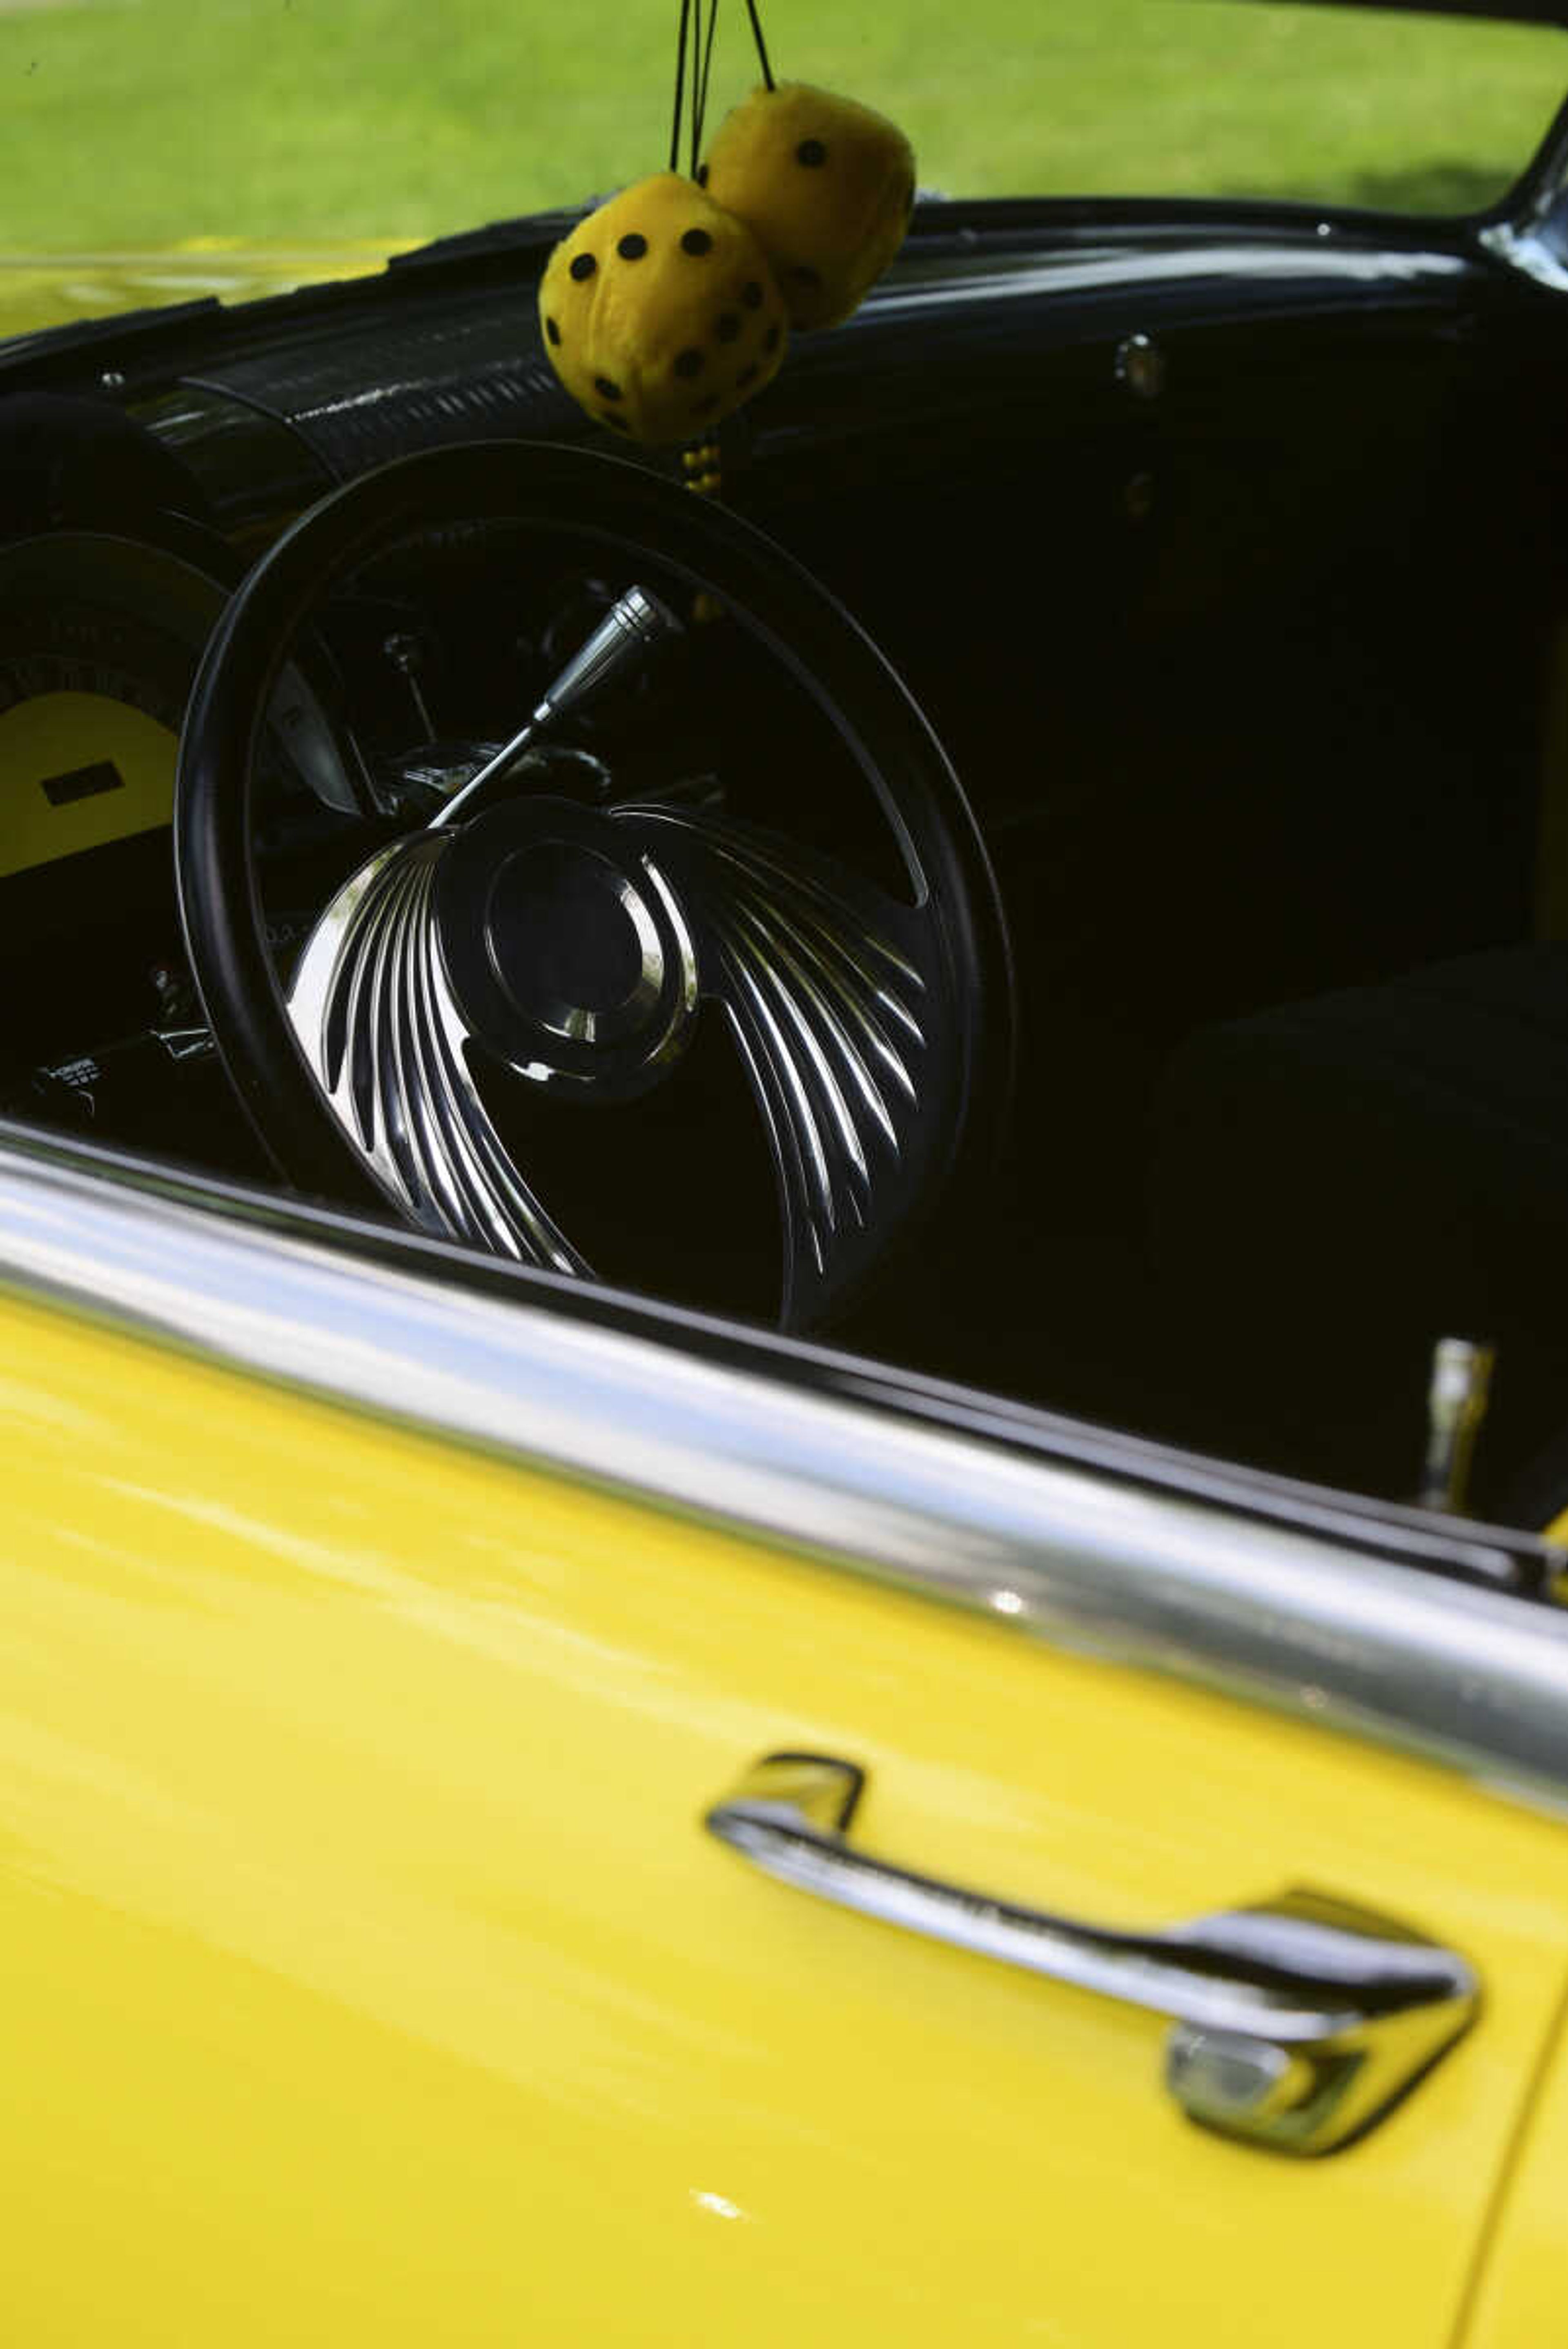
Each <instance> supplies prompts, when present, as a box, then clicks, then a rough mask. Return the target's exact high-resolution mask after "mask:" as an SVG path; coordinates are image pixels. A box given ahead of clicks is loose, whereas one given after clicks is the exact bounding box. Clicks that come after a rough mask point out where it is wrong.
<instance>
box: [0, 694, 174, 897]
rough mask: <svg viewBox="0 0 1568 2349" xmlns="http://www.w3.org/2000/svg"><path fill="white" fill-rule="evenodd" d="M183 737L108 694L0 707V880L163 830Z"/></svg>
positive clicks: (47, 697) (42, 697) (40, 698)
mask: <svg viewBox="0 0 1568 2349" xmlns="http://www.w3.org/2000/svg"><path fill="white" fill-rule="evenodd" d="M179 748H180V744H179V738H178V736H177V735H176V733H175V732H174V730H173V729H172V728H171V727H170V726H168V725H166V724H164V723H163V722H162V721H161V719H157V718H154V717H152V716H151V715H150V713H149V712H148V711H146V710H144V709H133V708H131V707H130V705H129V704H128V703H126V702H124V701H121V700H119V699H117V698H115V697H114V696H112V695H110V694H107V693H84V692H74V691H61V692H45V693H39V694H35V695H33V696H31V697H30V698H28V699H26V700H24V701H17V702H14V703H13V704H12V706H11V708H10V709H0V879H5V878H7V877H8V876H9V875H10V874H13V873H25V872H26V871H28V870H29V869H30V868H31V867H32V866H34V865H38V864H52V863H54V861H55V860H56V859H57V858H58V857H62V856H73V855H75V854H77V853H78V851H79V850H82V849H87V848H103V847H106V846H108V845H109V843H111V842H114V841H119V840H130V839H132V838H134V836H135V835H136V834H137V833H143V832H153V831H156V830H158V829H160V828H161V826H164V825H166V824H168V823H169V822H170V821H171V815H172V812H173V805H174V767H175V761H176V759H177V757H178V755H179Z"/></svg>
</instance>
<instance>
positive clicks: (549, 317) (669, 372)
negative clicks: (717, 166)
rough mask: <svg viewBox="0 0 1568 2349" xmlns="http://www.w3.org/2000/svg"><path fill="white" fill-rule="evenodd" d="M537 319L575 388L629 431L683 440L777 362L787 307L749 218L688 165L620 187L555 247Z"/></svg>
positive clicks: (593, 410) (554, 359) (764, 379)
mask: <svg viewBox="0 0 1568 2349" xmlns="http://www.w3.org/2000/svg"><path fill="white" fill-rule="evenodd" d="M539 324H540V327H541V330H542V332H543V334H544V336H545V348H546V349H547V350H548V352H549V355H550V359H551V363H552V364H553V366H554V367H555V369H556V374H557V375H558V376H559V377H560V378H561V381H562V382H563V383H564V384H565V385H566V389H567V390H568V391H569V392H570V393H571V395H572V397H573V398H574V399H576V400H577V401H578V402H579V403H580V404H581V406H582V407H584V408H586V409H587V411H588V414H589V415H590V416H592V417H593V418H595V419H596V420H597V422H599V423H601V424H607V425H608V427H609V429H611V431H612V432H618V433H621V434H623V435H624V436H625V437H626V439H628V440H641V441H648V442H655V443H657V442H659V441H665V440H688V439H690V438H691V436H692V435H693V434H695V433H700V432H702V431H705V430H706V429H708V428H709V427H710V426H711V425H713V424H716V423H717V422H718V421H719V420H720V419H721V418H722V417H725V416H728V415H729V414H730V413H731V411H732V409H737V408H739V407H740V405H741V403H742V400H746V399H749V398H751V397H752V394H753V392H756V391H760V390H761V389H762V388H763V385H764V384H765V383H770V382H771V381H772V380H773V378H774V376H775V375H776V374H777V373H778V369H779V365H780V362H781V361H782V359H783V357H784V345H785V342H786V340H787V337H788V320H787V317H786V315H785V310H784V302H783V300H782V298H781V296H780V294H779V289H778V285H777V283H776V281H775V279H774V273H773V271H772V270H771V269H770V268H769V266H768V264H767V259H766V257H765V255H764V254H763V249H762V247H761V245H760V244H759V243H758V242H757V239H756V237H755V236H754V235H753V232H752V230H751V229H750V228H749V227H748V226H747V225H746V223H745V222H743V221H741V220H738V219H737V218H736V217H735V215H734V214H733V213H732V212H726V211H724V210H723V209H722V207H721V206H720V205H718V204H716V203H715V202H713V201H712V199H711V197H710V196H708V195H705V194H704V193H703V191H702V190H701V188H700V187H698V186H697V185H696V183H695V181H691V180H686V179H682V178H681V177H680V174H679V172H675V171H659V172H656V173H655V174H654V176H653V177H652V178H651V179H649V180H639V181H638V182H637V184H636V186H635V187H630V188H624V189H623V190H622V191H621V192H620V194H619V195H618V196H614V197H612V198H611V199H610V201H609V202H608V203H607V204H601V205H600V206H599V209H598V210H597V212H590V213H589V215H588V217H587V220H585V221H580V222H578V224H577V226H576V228H575V229H574V230H573V231H572V233H571V234H570V236H568V237H567V238H566V240H565V241H564V243H560V244H558V245H557V246H556V250H555V252H554V253H553V254H551V255H550V260H549V264H548V266H547V267H546V269H545V276H544V281H543V283H542V284H541V285H540V288H539Z"/></svg>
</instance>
